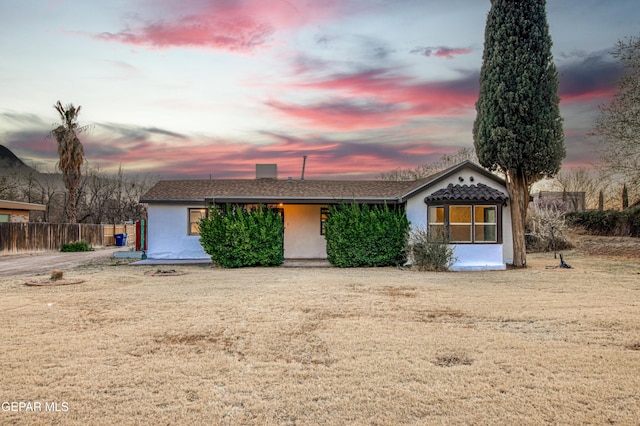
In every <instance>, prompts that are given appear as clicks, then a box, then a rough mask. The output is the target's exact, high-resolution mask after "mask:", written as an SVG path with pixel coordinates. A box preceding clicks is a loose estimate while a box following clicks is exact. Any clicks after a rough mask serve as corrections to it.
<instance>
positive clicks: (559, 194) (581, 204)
mask: <svg viewBox="0 0 640 426" xmlns="http://www.w3.org/2000/svg"><path fill="white" fill-rule="evenodd" d="M531 198H532V199H533V200H554V201H561V202H563V203H565V204H566V206H567V208H568V209H569V211H572V212H583V211H585V210H586V205H587V203H586V193H585V192H584V191H579V192H575V191H540V192H536V193H534V194H531Z"/></svg>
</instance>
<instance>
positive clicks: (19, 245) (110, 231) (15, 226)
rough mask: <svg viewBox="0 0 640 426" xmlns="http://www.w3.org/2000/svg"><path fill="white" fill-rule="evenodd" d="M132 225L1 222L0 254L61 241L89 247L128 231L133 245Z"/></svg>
mask: <svg viewBox="0 0 640 426" xmlns="http://www.w3.org/2000/svg"><path fill="white" fill-rule="evenodd" d="M135 229H136V228H135V225H93V224H86V223H33V222H29V223H0V255H2V254H13V253H28V252H38V251H49V250H60V248H61V247H62V245H63V244H69V243H75V242H77V241H86V242H87V243H88V244H89V245H90V246H92V247H104V246H112V245H115V237H114V235H115V234H124V233H127V234H128V238H127V245H130V244H134V245H135Z"/></svg>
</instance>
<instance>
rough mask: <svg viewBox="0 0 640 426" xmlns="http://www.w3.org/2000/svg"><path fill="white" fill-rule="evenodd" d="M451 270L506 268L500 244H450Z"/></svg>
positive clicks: (493, 269)
mask: <svg viewBox="0 0 640 426" xmlns="http://www.w3.org/2000/svg"><path fill="white" fill-rule="evenodd" d="M452 246H453V249H454V250H453V256H454V258H455V259H454V263H453V265H451V268H450V269H451V270H452V271H495V270H503V269H506V265H505V262H504V255H503V245H502V244H452Z"/></svg>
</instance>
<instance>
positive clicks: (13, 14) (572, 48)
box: [0, 0, 640, 179]
mask: <svg viewBox="0 0 640 426" xmlns="http://www.w3.org/2000/svg"><path fill="white" fill-rule="evenodd" d="M489 8H490V1H489V0H446V1H445V0H439V1H435V0H180V1H175V0H109V1H102V0H101V1H96V0H20V1H13V0H0V52H1V53H2V55H1V58H2V59H1V60H0V144H2V145H4V146H6V147H8V148H9V149H11V150H12V151H13V152H14V153H15V154H16V155H17V156H18V157H20V158H21V159H22V160H23V161H25V162H26V163H27V164H30V165H34V166H37V167H38V169H39V170H41V171H53V170H54V168H55V164H56V159H57V154H56V146H55V141H53V140H52V139H50V138H49V139H47V134H48V133H49V132H50V131H51V130H52V129H53V128H54V126H55V124H56V123H58V122H59V116H58V115H57V112H56V111H55V110H54V108H53V105H54V104H55V103H56V101H58V100H60V101H61V102H62V104H63V105H67V104H69V103H73V104H74V105H75V106H78V105H80V106H81V111H80V115H79V123H80V125H87V126H88V128H87V129H86V130H87V131H86V132H84V133H83V134H82V135H81V141H82V143H83V145H84V150H85V158H86V160H87V161H88V164H89V165H90V166H93V167H99V168H100V169H101V170H104V171H113V170H117V168H118V167H120V166H121V167H122V168H123V169H124V171H125V172H127V173H134V174H139V175H148V176H152V177H155V178H159V179H167V178H196V179H208V178H210V177H213V178H252V177H254V176H255V164H258V163H276V164H277V165H278V175H279V177H281V178H287V177H289V176H292V177H294V178H299V177H300V175H301V170H302V163H303V156H305V155H306V156H307V161H306V168H305V178H307V179H313V178H316V179H370V178H375V177H376V176H377V175H378V174H379V173H381V172H387V171H390V170H393V169H397V168H415V167H418V166H420V165H423V164H427V163H430V162H434V161H437V160H438V159H439V158H440V157H441V156H442V155H444V154H450V153H455V152H456V151H458V150H459V149H461V148H470V147H472V146H473V136H472V127H473V121H474V119H475V115H476V111H475V102H476V100H477V97H478V90H479V89H478V87H479V74H480V67H481V65H482V51H483V42H484V27H485V23H486V17H487V13H488V11H489ZM547 20H548V23H549V29H550V33H551V37H552V39H553V56H554V61H555V63H556V66H557V68H558V72H559V76H560V88H559V95H560V97H561V104H560V109H561V114H562V116H563V118H564V131H565V144H566V147H567V158H566V159H565V161H564V163H563V168H572V167H577V166H588V165H590V164H593V163H594V162H595V161H597V153H596V148H597V145H598V144H597V141H596V140H594V139H593V138H590V137H587V133H588V132H589V131H590V130H591V128H592V126H593V120H594V119H595V117H596V116H597V114H598V106H599V105H602V104H606V103H607V102H609V100H610V99H611V96H612V94H613V93H614V91H615V83H616V80H617V78H618V77H619V76H620V73H621V70H620V67H619V65H618V64H617V62H616V61H615V60H614V58H612V57H611V55H610V52H611V50H612V49H613V47H614V46H615V44H616V42H617V41H618V40H620V39H624V38H626V37H630V36H637V35H638V33H639V25H638V24H639V23H640V8H638V5H637V0H601V1H596V0H548V1H547Z"/></svg>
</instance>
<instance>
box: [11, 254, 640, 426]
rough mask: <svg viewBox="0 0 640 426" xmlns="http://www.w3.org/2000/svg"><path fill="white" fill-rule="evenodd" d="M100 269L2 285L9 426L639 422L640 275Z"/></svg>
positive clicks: (538, 261)
mask: <svg viewBox="0 0 640 426" xmlns="http://www.w3.org/2000/svg"><path fill="white" fill-rule="evenodd" d="M528 260H529V264H530V266H529V268H527V269H525V270H508V271H502V272H474V273H429V272H425V273H420V272H412V271H407V270H405V271H403V270H399V269H396V268H382V269H350V270H349V269H347V270H343V269H333V268H325V269H304V268H270V269H259V268H249V269H241V270H218V269H210V268H203V267H195V266H191V267H189V266H181V268H180V270H181V271H183V272H185V274H184V275H182V276H177V277H172V276H160V277H158V276H149V275H147V274H148V273H149V271H155V270H156V269H157V268H154V267H133V266H126V265H120V266H109V265H108V264H103V265H95V266H88V267H87V266H85V267H82V268H78V269H75V270H68V271H65V277H67V276H68V277H69V278H82V279H85V280H86V281H85V283H83V284H81V285H76V286H62V287H37V288H36V287H28V286H25V285H24V283H25V278H24V277H19V276H16V277H10V278H6V279H5V278H3V279H2V284H0V300H1V301H2V322H3V326H2V327H1V328H0V341H1V342H2V356H1V357H0V365H1V372H2V375H1V376H0V385H1V386H0V394H1V395H0V400H1V401H2V402H12V401H31V402H34V401H39V402H41V403H42V404H44V402H58V403H59V404H62V403H63V402H65V403H67V405H68V410H67V411H64V412H57V413H56V412H11V411H4V410H3V411H0V424H71V425H81V424H82V425H84V424H223V425H225V424H228V425H236V424H260V425H262V424H283V425H293V424H330V425H332V424H335V425H342V424H385V425H386V424H388V425H397V424H441V423H445V424H541V423H556V424H558V423H559V424H584V423H591V424H603V423H605V424H606V423H615V424H637V421H638V419H640V396H639V393H638V389H640V350H638V348H639V347H640V346H639V342H640V340H639V338H640V275H639V273H640V262H638V259H623V260H615V259H612V258H603V257H587V256H583V255H582V254H580V252H570V253H567V254H566V255H565V261H566V262H567V263H569V264H571V265H572V266H573V269H546V266H550V265H555V264H556V263H559V260H554V259H553V255H551V254H536V255H530V256H529V257H528Z"/></svg>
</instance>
